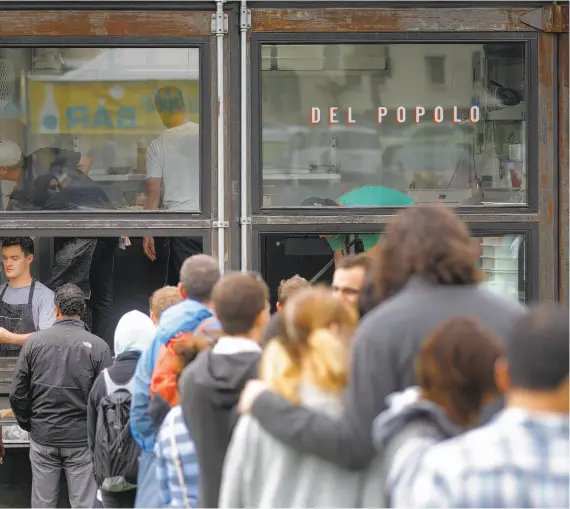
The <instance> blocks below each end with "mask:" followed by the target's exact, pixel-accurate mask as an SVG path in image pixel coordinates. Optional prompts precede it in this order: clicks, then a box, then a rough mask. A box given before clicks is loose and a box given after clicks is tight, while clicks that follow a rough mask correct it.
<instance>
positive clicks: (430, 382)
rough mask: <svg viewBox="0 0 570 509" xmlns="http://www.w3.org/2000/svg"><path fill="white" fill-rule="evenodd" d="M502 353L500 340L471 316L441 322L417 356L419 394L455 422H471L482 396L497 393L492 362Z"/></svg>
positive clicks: (482, 399)
mask: <svg viewBox="0 0 570 509" xmlns="http://www.w3.org/2000/svg"><path fill="white" fill-rule="evenodd" d="M504 354H505V347H504V345H503V343H502V342H501V341H500V340H499V339H498V338H497V337H496V336H495V335H494V334H493V333H492V332H491V331H489V330H488V329H487V328H486V327H484V326H483V325H481V324H480V323H479V322H478V321H477V320H475V319H474V318H471V317H468V316H466V317H456V318H452V319H450V320H448V321H446V322H444V323H442V324H440V325H439V326H438V327H436V328H435V330H434V331H433V332H432V333H431V334H430V336H429V337H428V338H427V339H426V341H425V342H424V343H423V344H422V345H421V347H420V351H419V354H418V357H417V360H416V376H417V379H418V384H419V386H420V388H421V391H422V396H423V397H424V398H425V399H427V400H429V401H433V402H434V403H437V404H438V405H439V406H441V407H442V408H444V409H445V412H446V414H447V415H448V417H449V418H450V419H451V420H452V421H453V422H455V423H456V424H458V425H460V426H464V427H466V426H469V425H471V424H474V423H475V422H476V420H477V418H478V417H479V413H480V411H481V406H482V405H483V404H484V399H485V397H487V396H489V395H498V389H497V386H496V384H495V362H496V361H497V359H499V358H500V357H503V356H504Z"/></svg>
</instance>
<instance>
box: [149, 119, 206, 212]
mask: <svg viewBox="0 0 570 509" xmlns="http://www.w3.org/2000/svg"><path fill="white" fill-rule="evenodd" d="M146 177H147V178H161V179H162V184H163V186H164V195H163V204H164V208H165V209H166V210H175V211H192V212H196V211H199V210H200V136H199V126H198V124H196V123H194V122H186V123H185V124H182V125H181V126H179V127H173V128H172V129H166V131H164V132H163V133H162V134H161V135H160V136H159V137H158V138H156V139H154V140H152V141H151V142H150V145H149V146H148V149H147V151H146Z"/></svg>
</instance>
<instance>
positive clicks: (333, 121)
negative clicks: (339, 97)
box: [329, 106, 338, 124]
mask: <svg viewBox="0 0 570 509" xmlns="http://www.w3.org/2000/svg"><path fill="white" fill-rule="evenodd" d="M337 113H338V108H337V107H336V106H333V107H332V108H329V124H338V120H337V118H336V114H337Z"/></svg>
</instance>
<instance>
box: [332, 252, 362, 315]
mask: <svg viewBox="0 0 570 509" xmlns="http://www.w3.org/2000/svg"><path fill="white" fill-rule="evenodd" d="M371 262H372V259H371V257H370V256H368V255H367V254H365V253H360V254H357V255H349V256H345V257H343V258H342V259H341V260H340V262H339V263H338V264H337V266H336V268H335V271H334V275H333V281H332V285H331V288H332V291H333V293H334V295H335V296H336V297H338V298H339V299H342V300H344V301H345V302H347V303H348V304H350V305H351V306H354V307H355V308H356V309H358V299H359V298H360V294H361V292H362V289H363V288H364V283H365V281H366V276H367V274H368V272H369V270H370V267H371Z"/></svg>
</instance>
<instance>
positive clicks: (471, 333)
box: [367, 316, 505, 507]
mask: <svg viewBox="0 0 570 509" xmlns="http://www.w3.org/2000/svg"><path fill="white" fill-rule="evenodd" d="M504 351H505V349H504V345H503V343H502V342H501V341H500V340H499V339H498V338H497V337H496V336H495V335H494V334H493V333H491V332H490V331H489V330H488V329H487V328H486V327H484V326H483V325H481V324H480V323H479V322H478V321H477V320H475V319H474V318H471V317H468V316H466V317H456V318H452V319H451V320H448V321H447V322H444V323H443V324H441V325H440V326H438V327H437V328H436V329H435V330H434V332H433V333H432V334H431V335H430V336H429V337H428V338H427V339H426V341H425V342H424V343H423V345H422V346H421V347H420V352H419V355H418V357H417V359H416V375H417V379H418V386H417V387H410V388H408V389H406V390H405V391H403V392H400V393H396V394H392V395H391V396H390V397H389V398H388V404H389V408H388V409H387V410H385V411H384V412H382V413H381V414H380V415H379V416H378V417H377V418H376V419H375V420H374V424H373V426H372V438H373V441H374V446H375V448H376V450H377V451H378V454H379V457H380V458H381V460H380V461H381V467H380V470H381V474H380V476H379V478H378V482H377V483H376V484H375V485H374V489H376V490H377V498H376V499H374V495H373V494H370V496H369V497H368V499H367V500H368V501H369V502H372V505H374V507H394V503H395V502H397V500H398V495H399V492H400V491H401V490H405V489H406V486H408V482H409V480H410V479H411V478H413V476H414V473H415V470H416V468H417V465H418V463H419V458H420V457H421V455H422V454H423V453H424V452H425V451H426V449H427V448H429V447H430V446H431V445H434V444H436V443H438V442H441V441H443V440H446V439H448V438H452V437H454V436H456V435H459V434H460V433H462V432H463V431H465V430H467V429H469V428H471V427H472V426H473V425H475V424H476V423H477V421H478V419H479V414H480V413H481V410H482V408H484V406H485V405H486V404H487V403H489V402H490V401H492V400H493V399H494V398H496V397H497V396H498V395H499V390H498V388H497V386H496V384H495V373H494V370H495V363H496V362H497V361H498V360H499V359H500V358H501V357H502V356H503V355H504Z"/></svg>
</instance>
